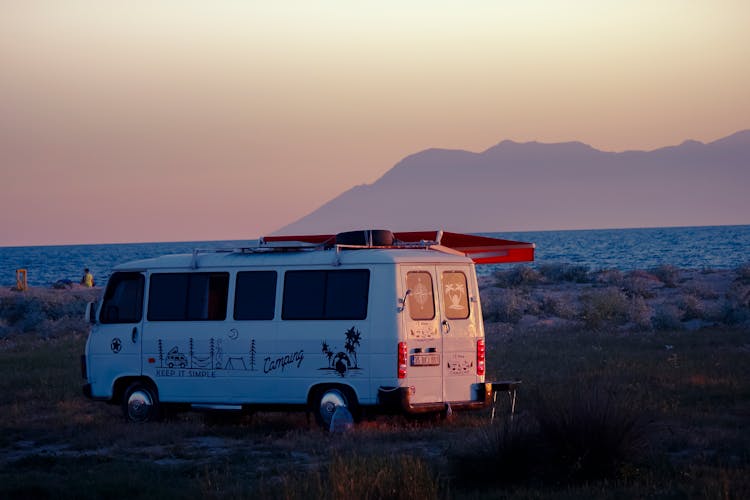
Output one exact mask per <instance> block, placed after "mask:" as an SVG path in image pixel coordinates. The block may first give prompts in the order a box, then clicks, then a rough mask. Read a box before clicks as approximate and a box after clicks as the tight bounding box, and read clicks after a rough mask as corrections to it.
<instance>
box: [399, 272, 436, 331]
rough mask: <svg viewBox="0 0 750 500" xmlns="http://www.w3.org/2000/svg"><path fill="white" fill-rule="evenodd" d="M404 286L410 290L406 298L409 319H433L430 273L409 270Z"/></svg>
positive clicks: (433, 309)
mask: <svg viewBox="0 0 750 500" xmlns="http://www.w3.org/2000/svg"><path fill="white" fill-rule="evenodd" d="M406 287H407V288H408V289H409V290H410V292H409V296H408V297H407V300H408V303H409V304H408V305H409V307H408V309H409V315H410V316H411V319H413V320H416V321H420V320H428V319H433V318H434V317H435V298H434V296H433V293H432V275H431V274H430V273H428V272H425V271H409V272H408V273H406Z"/></svg>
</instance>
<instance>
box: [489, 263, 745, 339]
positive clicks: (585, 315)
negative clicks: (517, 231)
mask: <svg viewBox="0 0 750 500" xmlns="http://www.w3.org/2000/svg"><path fill="white" fill-rule="evenodd" d="M749 268H750V264H746V265H743V266H740V267H739V268H737V269H735V270H721V271H719V270H710V269H703V270H681V269H677V268H675V267H674V266H669V265H663V266H659V267H657V268H654V269H651V270H649V271H643V270H635V271H629V272H627V273H623V272H621V271H619V270H602V271H596V272H592V271H589V270H588V269H587V268H586V267H585V266H578V265H572V264H544V265H540V266H539V269H538V270H537V269H534V268H532V267H530V266H526V265H520V266H516V267H514V268H510V269H508V270H504V271H499V272H496V273H495V274H494V275H492V276H490V277H487V278H484V279H483V280H482V281H481V284H480V287H481V294H482V306H483V312H484V317H485V319H486V320H489V321H492V322H498V323H500V324H501V329H503V330H504V331H512V330H518V331H525V332H528V331H537V330H547V331H552V330H554V331H578V330H589V331H597V330H611V331H620V332H624V331H653V330H661V331H670V330H698V329H701V328H716V327H726V326H729V327H737V326H745V327H748V326H750V278H748V274H749V273H750V271H748V269H749Z"/></svg>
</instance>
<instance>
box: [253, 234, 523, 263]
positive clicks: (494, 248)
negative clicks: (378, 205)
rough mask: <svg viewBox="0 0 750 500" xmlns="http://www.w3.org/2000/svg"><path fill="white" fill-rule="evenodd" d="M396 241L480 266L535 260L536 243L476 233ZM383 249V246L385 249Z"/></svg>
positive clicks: (322, 239)
mask: <svg viewBox="0 0 750 500" xmlns="http://www.w3.org/2000/svg"><path fill="white" fill-rule="evenodd" d="M393 235H394V237H395V238H396V240H397V241H396V242H395V243H394V245H393V246H391V247H385V248H399V247H401V246H402V245H399V243H407V244H408V243H411V244H417V243H426V244H429V243H432V244H433V245H434V244H438V245H440V246H443V247H448V248H450V249H452V250H456V251H458V252H461V253H463V254H464V255H466V256H467V257H471V259H472V260H473V261H474V262H475V263H476V264H501V263H506V262H531V261H533V260H534V244H533V243H526V242H523V241H513V240H504V239H500V238H490V237H488V236H476V235H473V234H462V233H449V232H447V231H443V232H442V235H441V236H440V241H439V242H438V241H437V238H438V236H439V235H440V231H411V232H402V233H393ZM263 241H265V242H266V243H272V242H284V241H289V242H292V241H299V242H302V243H312V244H319V245H323V244H326V243H330V244H331V245H333V244H334V243H335V241H336V235H334V234H308V235H296V236H266V237H265V238H263ZM381 248H382V247H381Z"/></svg>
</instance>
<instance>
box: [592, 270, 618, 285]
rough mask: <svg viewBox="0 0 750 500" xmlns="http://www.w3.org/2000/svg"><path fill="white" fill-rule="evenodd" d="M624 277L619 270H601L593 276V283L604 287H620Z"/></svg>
mask: <svg viewBox="0 0 750 500" xmlns="http://www.w3.org/2000/svg"><path fill="white" fill-rule="evenodd" d="M624 279H625V276H624V275H623V274H622V271H620V270H619V269H602V270H601V271H599V272H597V273H596V274H595V276H594V281H596V282H597V283H602V284H604V285H613V286H622V283H623V280H624Z"/></svg>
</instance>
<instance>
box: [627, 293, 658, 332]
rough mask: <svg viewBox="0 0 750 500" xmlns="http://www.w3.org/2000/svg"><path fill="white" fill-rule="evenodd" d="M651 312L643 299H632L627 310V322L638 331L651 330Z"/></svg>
mask: <svg viewBox="0 0 750 500" xmlns="http://www.w3.org/2000/svg"><path fill="white" fill-rule="evenodd" d="M652 315H653V311H652V309H651V307H649V305H648V304H646V301H645V300H643V297H633V298H631V299H630V307H629V308H628V321H630V322H631V323H633V324H634V325H635V327H636V328H637V329H638V330H650V329H651V316H652Z"/></svg>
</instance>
